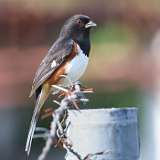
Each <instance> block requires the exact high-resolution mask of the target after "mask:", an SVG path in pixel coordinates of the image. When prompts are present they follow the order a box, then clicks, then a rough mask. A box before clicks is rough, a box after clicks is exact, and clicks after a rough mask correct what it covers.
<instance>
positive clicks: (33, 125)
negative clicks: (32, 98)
mask: <svg viewBox="0 0 160 160" xmlns="http://www.w3.org/2000/svg"><path fill="white" fill-rule="evenodd" d="M48 95H49V87H48V85H43V87H42V90H41V92H40V94H39V96H38V98H37V101H36V105H35V109H34V112H33V116H32V120H31V123H30V128H29V132H28V137H27V142H26V147H25V151H26V152H27V155H28V156H29V154H30V150H31V144H32V139H33V135H34V132H35V129H36V124H37V121H38V118H39V115H40V110H41V108H42V106H43V104H44V103H45V101H46V99H47V98H48Z"/></svg>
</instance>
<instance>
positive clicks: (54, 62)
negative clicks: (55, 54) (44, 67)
mask: <svg viewBox="0 0 160 160" xmlns="http://www.w3.org/2000/svg"><path fill="white" fill-rule="evenodd" d="M56 65H57V63H56V61H55V60H53V62H52V63H51V68H54V67H56Z"/></svg>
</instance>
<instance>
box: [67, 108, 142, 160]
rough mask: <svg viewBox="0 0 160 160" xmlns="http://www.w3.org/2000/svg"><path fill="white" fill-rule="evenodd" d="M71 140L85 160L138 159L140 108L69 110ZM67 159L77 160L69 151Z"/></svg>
mask: <svg viewBox="0 0 160 160" xmlns="http://www.w3.org/2000/svg"><path fill="white" fill-rule="evenodd" d="M68 123H70V126H69V128H68V132H67V137H68V139H69V140H70V141H71V143H72V149H73V150H74V151H75V152H76V153H78V154H79V155H80V156H81V157H82V159H83V158H84V157H85V156H87V155H89V154H95V153H98V152H99V153H100V152H103V153H104V154H101V155H97V156H96V159H98V160H102V159H103V160H138V159H139V154H140V152H139V150H140V148H139V134H138V125H137V109H136V108H126V109H124V108H122V109H120V108H112V109H89V110H80V111H76V110H69V115H68V119H67V124H68ZM66 160H76V157H75V155H74V154H73V153H72V152H69V151H68V152H67V154H66Z"/></svg>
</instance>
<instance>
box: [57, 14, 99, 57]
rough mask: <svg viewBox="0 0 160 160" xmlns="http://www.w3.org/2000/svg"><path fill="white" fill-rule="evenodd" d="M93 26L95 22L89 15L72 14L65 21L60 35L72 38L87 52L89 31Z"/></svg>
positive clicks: (88, 48)
mask: <svg viewBox="0 0 160 160" xmlns="http://www.w3.org/2000/svg"><path fill="white" fill-rule="evenodd" d="M95 26H96V24H95V23H94V22H93V21H92V20H91V19H90V17H88V16H86V15H74V16H72V17H71V18H69V19H68V20H67V21H66V22H65V24H64V26H63V27H62V29H61V33H60V36H63V37H65V38H72V39H73V40H74V41H75V42H77V43H78V44H79V45H80V47H81V49H83V51H85V52H87V53H86V54H88V53H89V50H90V39H89V32H90V29H91V28H92V27H95Z"/></svg>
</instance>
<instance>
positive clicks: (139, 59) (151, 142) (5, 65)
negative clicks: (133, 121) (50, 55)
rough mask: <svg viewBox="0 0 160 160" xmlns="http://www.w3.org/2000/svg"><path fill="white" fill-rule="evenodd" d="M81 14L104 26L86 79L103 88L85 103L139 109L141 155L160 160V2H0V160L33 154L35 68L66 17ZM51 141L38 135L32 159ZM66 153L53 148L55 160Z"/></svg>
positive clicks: (145, 159)
mask: <svg viewBox="0 0 160 160" xmlns="http://www.w3.org/2000/svg"><path fill="white" fill-rule="evenodd" d="M77 13H81V14H86V15H88V16H90V17H91V18H92V19H93V20H94V21H95V22H96V23H97V24H98V26H97V28H94V30H92V34H91V39H92V49H91V61H90V63H89V67H88V70H87V72H86V73H85V75H84V76H83V78H82V83H83V84H84V85H86V86H87V87H93V88H94V90H95V93H94V94H92V95H89V97H90V102H89V103H88V104H87V106H85V107H87V108H98V107H100V108H104V107H106V108H107V107H138V109H139V121H140V123H139V126H140V139H141V159H142V160H151V159H152V160H159V159H160V153H159V151H160V74H159V73H160V30H159V28H160V1H159V0H152V1H150V0H134V1H133V0H120V1H117V0H112V1H109V0H98V1H97V0H92V1H90V0H77V1H75V0H59V1H55V0H45V1H44V0H0V89H1V92H0V126H1V128H0V143H1V145H0V159H1V160H11V159H12V160H22V159H25V158H26V155H25V152H24V148H25V142H26V137H27V133H28V128H29V123H30V120H31V116H32V111H33V107H34V98H31V99H29V98H28V95H29V92H30V89H31V84H32V80H33V77H34V73H35V71H36V69H37V67H38V65H39V63H40V62H41V60H42V58H43V57H44V55H45V54H46V53H47V51H48V49H49V47H50V46H51V45H52V43H53V42H54V41H55V39H56V38H57V36H58V32H59V31H60V27H61V26H62V25H63V23H64V21H65V20H66V18H68V17H70V16H71V15H73V14H77ZM53 105H54V104H53V103H50V102H48V103H46V104H45V106H53ZM39 126H46V127H48V126H49V120H48V119H47V120H44V121H42V120H40V122H39ZM43 145H44V141H43V140H34V141H33V147H32V152H31V159H33V160H34V159H36V158H37V156H38V155H39V153H40V152H41V149H42V147H43ZM63 157H64V152H63V151H62V150H55V149H54V148H53V149H52V150H51V151H50V153H49V155H48V157H47V160H50V159H53V158H56V159H57V160H60V159H64V158H63Z"/></svg>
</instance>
